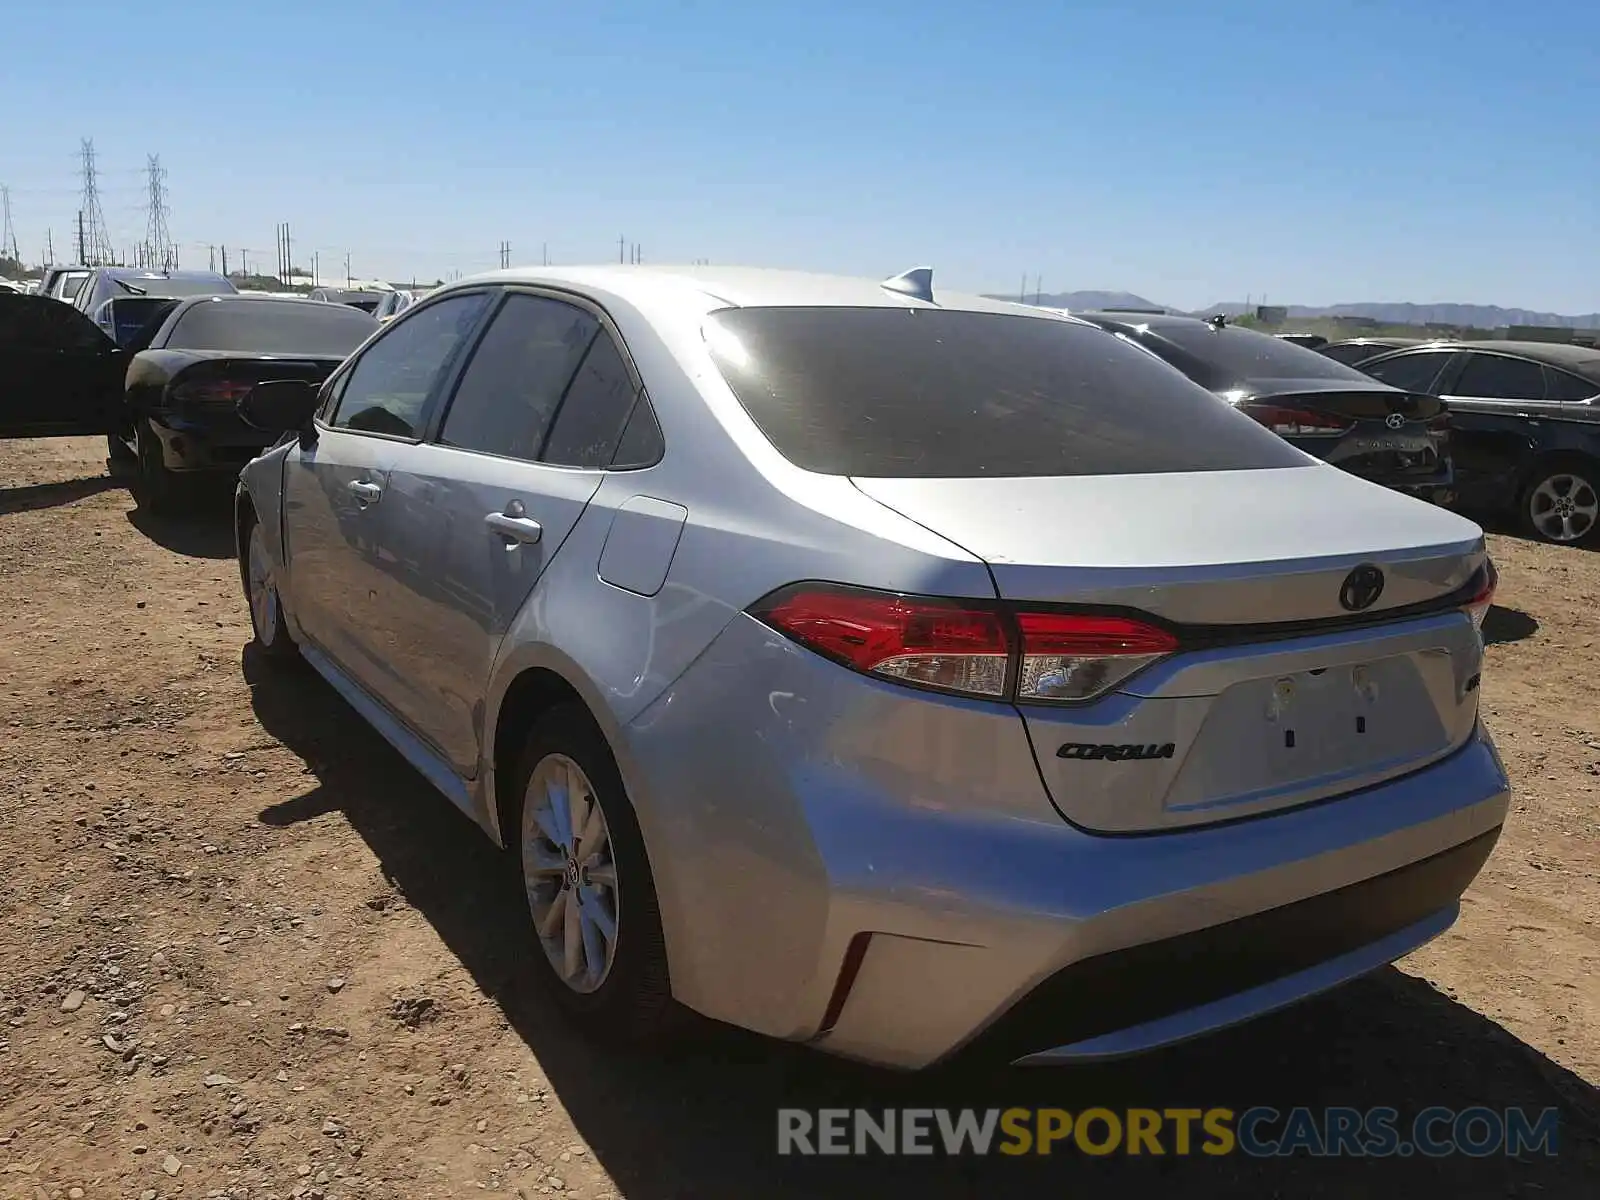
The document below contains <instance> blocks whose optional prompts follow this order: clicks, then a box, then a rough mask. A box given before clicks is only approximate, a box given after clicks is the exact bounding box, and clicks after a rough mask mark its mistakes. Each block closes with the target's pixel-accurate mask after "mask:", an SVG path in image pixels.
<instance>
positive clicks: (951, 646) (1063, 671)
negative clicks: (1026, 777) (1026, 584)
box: [751, 583, 1178, 704]
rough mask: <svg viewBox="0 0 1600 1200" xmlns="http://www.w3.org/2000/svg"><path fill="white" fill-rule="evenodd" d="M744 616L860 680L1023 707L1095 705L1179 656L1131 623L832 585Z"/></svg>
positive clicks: (1160, 635)
mask: <svg viewBox="0 0 1600 1200" xmlns="http://www.w3.org/2000/svg"><path fill="white" fill-rule="evenodd" d="M751 615H752V616H754V617H756V618H757V619H758V620H760V621H762V622H763V623H764V624H766V625H768V626H770V627H771V628H773V629H776V630H777V631H778V632H779V633H782V634H784V635H785V636H786V637H789V638H791V639H792V640H794V641H796V642H799V643H800V644H801V645H803V646H805V647H807V648H809V649H811V650H814V651H816V652H817V653H818V654H821V655H823V656H825V657H827V658H831V659H833V660H834V661H835V662H838V663H841V664H843V665H844V666H847V667H850V668H852V669H854V670H857V671H860V672H862V673H863V674H866V675H875V676H877V677H879V678H882V679H888V680H893V681H895V682H897V683H905V684H910V685H912V686H915V687H921V688H927V689H930V690H932V691H938V692H946V693H949V694H951V695H959V696H975V697H981V698H984V699H991V700H1015V701H1018V702H1022V703H1030V702H1032V703H1058V704H1059V703H1073V702H1077V701H1084V700H1092V699H1094V698H1095V697H1097V696H1100V695H1103V694H1105V693H1106V692H1108V691H1110V690H1111V689H1112V688H1114V687H1116V686H1117V685H1118V684H1120V683H1123V682H1124V681H1126V680H1127V679H1129V678H1131V677H1132V676H1133V675H1135V674H1137V673H1138V672H1140V671H1142V670H1144V669H1145V668H1146V667H1148V666H1149V665H1150V664H1152V663H1154V662H1156V661H1158V660H1159V659H1161V658H1164V657H1165V656H1166V655H1168V654H1171V653H1173V652H1174V651H1176V650H1177V649H1178V639H1177V637H1176V636H1175V635H1174V634H1173V633H1172V632H1171V631H1169V630H1167V629H1163V628H1162V627H1160V626H1158V625H1155V624H1153V623H1151V622H1148V621H1144V620H1140V619H1139V618H1137V617H1133V616H1124V615H1105V614H1097V613H1074V612H1058V611H1050V610H1034V609H1028V608H1021V607H1015V606H1011V605H1005V604H986V603H981V602H976V601H964V600H947V599H942V598H938V597H926V596H904V595H899V594H896V593H892V592H877V591H871V590H868V589H865V588H852V587H844V586H842V585H837V584H825V583H803V584H795V585H794V586H792V587H787V588H783V589H780V590H779V591H777V592H775V593H773V594H772V595H771V596H769V597H767V598H766V599H765V600H762V601H760V602H759V603H758V604H756V605H755V607H753V608H752V609H751Z"/></svg>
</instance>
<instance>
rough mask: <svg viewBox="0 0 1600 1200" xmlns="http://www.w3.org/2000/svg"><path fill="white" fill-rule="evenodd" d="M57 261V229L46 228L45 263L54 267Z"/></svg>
mask: <svg viewBox="0 0 1600 1200" xmlns="http://www.w3.org/2000/svg"><path fill="white" fill-rule="evenodd" d="M55 263H56V239H55V231H54V230H51V229H46V230H45V231H44V265H45V266H47V267H53V266H55Z"/></svg>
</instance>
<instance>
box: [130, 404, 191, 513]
mask: <svg viewBox="0 0 1600 1200" xmlns="http://www.w3.org/2000/svg"><path fill="white" fill-rule="evenodd" d="M133 438H134V453H135V456H136V457H137V459H138V474H137V475H136V477H135V479H134V488H133V494H134V499H135V500H137V501H138V502H139V507H140V508H145V509H149V510H150V511H151V512H153V513H170V512H173V511H175V510H176V509H178V508H179V507H180V506H181V504H182V503H183V500H184V495H185V492H186V491H187V488H186V484H187V482H188V481H187V480H185V479H184V478H183V477H182V476H181V475H179V474H178V473H177V472H175V471H169V470H168V469H167V464H166V460H165V459H164V458H163V457H162V454H161V439H160V438H158V437H157V436H156V432H155V430H153V429H151V428H150V422H149V421H146V420H142V419H141V420H139V421H136V422H135V423H134V427H133Z"/></svg>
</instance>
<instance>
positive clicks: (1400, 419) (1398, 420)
mask: <svg viewBox="0 0 1600 1200" xmlns="http://www.w3.org/2000/svg"><path fill="white" fill-rule="evenodd" d="M1383 423H1384V424H1385V425H1387V426H1388V427H1389V428H1390V429H1399V428H1400V427H1401V426H1402V425H1404V424H1405V423H1406V418H1405V414H1404V413H1390V414H1389V415H1388V416H1387V417H1385V418H1384V419H1383Z"/></svg>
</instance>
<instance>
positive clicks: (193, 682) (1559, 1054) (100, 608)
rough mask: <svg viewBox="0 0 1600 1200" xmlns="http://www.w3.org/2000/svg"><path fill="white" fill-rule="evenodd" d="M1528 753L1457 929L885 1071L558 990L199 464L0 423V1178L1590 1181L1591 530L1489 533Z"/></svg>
mask: <svg viewBox="0 0 1600 1200" xmlns="http://www.w3.org/2000/svg"><path fill="white" fill-rule="evenodd" d="M1492 540H1493V550H1494V554H1495V556H1496V559H1497V561H1498V562H1499V564H1500V566H1501V571H1502V590H1501V593H1500V597H1499V601H1500V607H1499V608H1497V609H1496V611H1494V612H1493V613H1492V614H1491V618H1490V623H1489V626H1488V635H1489V638H1490V640H1491V642H1493V643H1494V644H1493V645H1492V646H1491V648H1490V650H1489V660H1490V665H1489V669H1488V670H1487V671H1486V673H1485V676H1484V680H1485V682H1484V703H1485V707H1486V710H1487V714H1488V720H1489V722H1490V723H1491V726H1492V728H1493V730H1494V732H1495V733H1496V734H1497V736H1498V738H1499V742H1500V746H1501V748H1502V750H1503V752H1504V754H1505V757H1506V760H1507V763H1508V765H1509V768H1510V771H1511V774H1512V778H1513V780H1514V782H1515V785H1516V801H1515V811H1514V813H1513V815H1512V817H1511V820H1510V823H1509V824H1508V826H1507V830H1506V834H1505V837H1504V839H1503V840H1502V841H1501V843H1500V845H1499V848H1498V849H1497V850H1496V852H1495V854H1494V857H1493V858H1492V860H1491V861H1490V863H1489V865H1488V867H1487V868H1486V870H1485V872H1484V874H1483V875H1482V877H1481V878H1480V879H1479V880H1478V882H1477V883H1476V884H1475V885H1474V887H1473V888H1472V890H1471V891H1470V892H1469V893H1468V895H1467V897H1466V903H1465V908H1464V914H1463V917H1462V919H1461V921H1460V922H1459V923H1458V924H1457V926H1456V927H1455V929H1454V930H1453V931H1452V932H1450V933H1449V934H1448V935H1447V936H1445V937H1444V938H1442V939H1440V940H1439V941H1438V942H1436V943H1434V944H1433V945H1431V946H1430V947H1428V948H1426V949H1425V950H1424V951H1422V952H1421V953H1418V954H1416V955H1414V956H1413V957H1411V958H1409V959H1407V960H1405V961H1404V962H1402V963H1401V964H1400V965H1399V967H1398V969H1392V970H1387V971H1385V972H1383V973H1381V974H1379V975H1377V976H1375V977H1373V978H1371V979H1368V980H1364V981H1362V982H1359V983H1357V984H1354V985H1351V986H1349V987H1347V988H1345V989H1343V990H1341V991H1339V992H1336V993H1334V994H1333V995H1331V996H1329V997H1327V998H1325V999H1322V1000H1319V1001H1316V1002H1314V1003H1312V1004H1308V1005H1305V1006H1302V1007H1299V1008H1296V1009H1293V1010H1291V1011H1289V1012H1286V1013H1283V1014H1281V1015H1278V1016H1276V1017H1273V1018H1271V1019H1268V1020H1266V1021H1262V1022H1259V1023H1257V1024H1255V1025H1254V1026H1251V1027H1247V1028H1244V1029H1240V1030H1237V1031H1233V1032H1230V1033H1228V1034H1226V1035H1223V1036H1220V1037H1216V1038H1212V1039H1209V1040H1206V1041H1204V1042H1201V1043H1196V1044H1192V1045H1189V1046H1186V1047H1182V1048H1180V1049H1177V1050H1173V1051H1169V1052H1166V1053H1162V1054H1157V1055H1153V1056H1149V1057H1146V1058H1143V1059H1139V1060H1135V1061H1133V1062H1125V1063H1120V1064H1114V1065H1107V1066H1104V1067H1096V1068H1094V1069H1076V1070H1071V1071H1066V1070H1042V1069H1033V1070H1022V1069H1014V1068H1004V1067H994V1068H977V1067H971V1066H967V1067H962V1068H960V1069H953V1070H946V1071H942V1072H935V1073H932V1074H927V1075H922V1076H903V1075H895V1074H889V1073H884V1072H879V1071H873V1070H868V1069H865V1068H861V1067H857V1066H852V1065H849V1064H844V1063H840V1062H836V1061H833V1060H829V1059H825V1058H822V1057H821V1056H818V1055H815V1054H813V1053H810V1052H808V1051H805V1050H802V1049H799V1048H796V1047H791V1046H783V1045H775V1044H770V1043H767V1042H763V1041H760V1040H757V1039H754V1038H751V1037H747V1036H744V1035H741V1034H737V1033H735V1032H733V1031H729V1030H723V1029H706V1030H703V1031H700V1032H698V1033H696V1034H695V1035H694V1036H692V1037H690V1038H689V1039H688V1040H687V1041H686V1043H685V1044H684V1045H683V1047H682V1048H681V1049H676V1050H674V1051H673V1052H672V1053H671V1054H670V1055H667V1056H663V1057H659V1058H657V1057H650V1058H645V1057H641V1056H640V1055H638V1054H637V1053H634V1054H629V1053H624V1052H621V1051H617V1050H612V1049H608V1048H603V1047H597V1046H595V1045H592V1044H588V1043H585V1042H583V1041H580V1040H577V1039H575V1038H574V1037H573V1036H572V1034H571V1033H570V1031H569V1029H568V1027H567V1026H565V1025H564V1024H563V1022H562V1021H561V1019H560V1017H559V1016H558V1015H557V1014H555V1013H554V1012H553V1011H552V1010H551V1009H550V1008H549V1006H548V1005H547V1003H546V1001H545V1000H544V998H543V997H542V995H541V993H540V991H539V989H538V987H537V978H536V976H535V975H534V974H533V972H532V970H531V967H532V966H533V963H532V960H531V959H530V957H529V955H530V953H532V952H533V951H532V950H531V949H530V943H529V940H528V937H527V934H526V932H525V927H524V923H523V921H524V917H523V909H522V907H521V897H520V892H519V889H518V885H517V883H516V880H515V877H514V874H513V873H512V871H511V870H510V869H509V868H508V866H507V864H506V863H505V862H504V861H503V859H502V857H501V856H500V855H498V853H497V852H496V851H494V850H493V848H492V847H491V846H490V844H489V843H488V841H487V840H486V839H484V838H483V837H482V835H481V834H479V832H478V831H477V830H476V829H475V828H474V827H472V826H471V825H470V824H469V823H468V822H467V821H466V819H465V818H463V817H460V816H459V815H458V814H457V813H456V812H455V811H454V810H452V809H451V808H450V807H449V805H448V804H446V803H445V802H444V801H443V800H442V799H441V798H440V797H438V796H437V795H436V794H434V793H433V792H432V791H431V790H430V789H429V787H428V785H427V784H426V783H424V782H423V780H422V779H421V778H420V777H418V776H417V775H416V774H414V773H413V772H412V771H411V770H410V769H409V768H408V767H407V766H406V765H405V764H404V763H403V762H402V761H401V759H400V758H399V756H398V755H396V754H395V753H394V752H393V751H391V750H390V749H389V748H388V747H387V746H386V745H385V744H384V743H383V742H381V741H380V740H379V738H378V737H377V736H376V735H375V734H373V733H372V732H370V731H369V730H368V729H367V728H366V727H365V726H364V725H363V724H362V722H361V721H360V720H359V719H358V718H357V717H356V716H355V715H354V714H353V713H352V712H351V711H350V710H349V709H348V708H347V707H346V706H345V705H344V704H343V702H342V701H340V700H339V699H338V698H337V697H336V696H335V695H334V694H333V692H332V691H331V690H330V689H329V688H327V687H326V686H325V685H323V684H322V683H321V682H320V680H318V679H317V678H316V677H315V676H314V675H312V674H311V673H310V672H309V671H307V670H305V669H298V670H296V669H291V670H288V671H284V670H273V669H266V667H265V666H264V664H262V663H259V662H256V661H255V660H254V659H253V658H252V657H251V656H250V655H249V654H247V653H242V651H243V648H244V647H245V645H246V643H247V642H248V640H249V620H248V616H247V614H246V610H245V606H244V603H243V601H242V599H241V597H240V589H239V581H238V573H237V569H236V567H235V565H234V562H233V557H232V555H233V549H232V544H231V534H230V530H229V523H228V503H227V498H226V493H225V492H219V493H218V495H217V497H216V500H215V503H214V504H212V505H210V506H209V509H208V511H206V512H204V513H202V514H201V515H199V516H196V517H194V518H189V519H185V520H182V521H177V522H157V521H153V520H150V519H148V518H146V517H144V516H142V515H141V514H139V513H138V512H136V511H135V510H134V509H133V506H132V503H131V501H130V499H129V497H128V495H127V493H126V491H125V490H124V489H123V488H122V487H121V486H120V485H119V484H117V483H116V482H114V481H113V480H110V479H108V478H107V477H106V475H105V471H104V462H103V446H102V445H101V444H100V443H98V442H92V441H89V440H64V441H40V442H10V443H0V829H3V830H4V835H5V838H6V842H5V851H6V857H5V861H4V865H3V868H0V917H3V922H0V963H3V965H0V1196H7V1197H9V1196H20V1197H27V1198H29V1200H32V1198H35V1197H52V1198H53V1197H72V1198H74V1200H76V1198H77V1197H79V1196H84V1197H89V1198H94V1197H143V1198H144V1200H151V1198H156V1197H162V1198H166V1197H174V1196H185V1197H199V1196H207V1197H222V1196H227V1197H241V1198H242V1197H249V1198H255V1200H262V1198H266V1197H279V1198H287V1197H309V1198H311V1200H316V1198H318V1197H322V1198H325V1200H334V1198H335V1197H340V1198H358V1197H372V1198H375V1200H385V1198H391V1197H392V1198H396V1200H420V1198H422V1197H432V1196H469V1195H477V1194H479V1193H482V1194H487V1195H509V1196H524V1197H532V1196H536V1195H566V1196H571V1197H575V1198H581V1200H591V1198H600V1197H613V1196H627V1197H630V1198H642V1200H667V1198H670V1197H696V1198H701V1197H716V1198H721V1197H726V1198H728V1200H749V1198H754V1197H778V1196H814V1195H817V1194H819V1193H822V1192H824V1191H826V1192H827V1193H828V1194H830V1196H832V1197H834V1198H836V1200H846V1198H848V1197H854V1196H862V1197H868V1196H870V1197H879V1196H882V1195H884V1194H886V1193H888V1194H896V1193H899V1194H907V1195H909V1194H913V1193H912V1189H915V1193H916V1194H921V1195H925V1196H979V1195H984V1196H988V1195H997V1194H1007V1195H1019V1196H1020V1195H1041V1196H1043V1195H1048V1196H1052V1197H1065V1196H1077V1195H1105V1194H1108V1193H1109V1192H1111V1191H1112V1190H1113V1189H1115V1190H1116V1191H1117V1192H1118V1193H1119V1194H1127V1195H1132V1196H1141V1195H1162V1194H1183V1195H1186V1196H1200V1195H1230V1196H1231V1195H1261V1196H1269V1195H1277V1196H1285V1197H1296V1198H1298V1197H1316V1196H1342V1195H1363V1196H1402V1195H1405V1196H1407V1197H1408V1200H1410V1196H1411V1195H1412V1194H1413V1190H1414V1189H1415V1188H1416V1187H1417V1186H1418V1185H1419V1184H1426V1183H1438V1184H1441V1185H1443V1186H1445V1187H1448V1188H1449V1189H1450V1192H1451V1193H1452V1194H1456V1195H1473V1196H1476V1195H1487V1196H1505V1195H1529V1196H1540V1197H1556V1196H1579V1195H1587V1196H1591V1197H1592V1196H1594V1195H1595V1194H1596V1187H1597V1181H1600V1098H1597V1096H1600V1094H1597V1092H1596V1088H1595V1085H1596V1083H1597V1082H1600V924H1597V915H1600V822H1597V817H1596V803H1597V791H1596V789H1597V788H1600V647H1597V642H1600V554H1595V553H1591V552H1588V551H1583V550H1574V549H1555V548H1549V547H1543V546H1537V545H1533V544H1531V543H1528V542H1524V541H1521V540H1518V539H1515V538H1511V537H1506V536H1495V537H1494V538H1493V539H1492ZM780 1103H789V1104H795V1105H802V1106H811V1107H817V1106H824V1105H831V1106H840V1107H843V1106H859V1107H868V1108H880V1107H886V1106H896V1105H914V1104H922V1105H941V1104H942V1105H951V1106H975V1107H987V1106H990V1105H994V1106H999V1107H1005V1106H1009V1105H1014V1104H1024V1105H1060V1106H1064V1107H1068V1108H1075V1109H1081V1108H1083V1107H1085V1106H1087V1105H1091V1104H1101V1105H1106V1106H1109V1107H1112V1108H1117V1107H1126V1106H1129V1105H1139V1106H1151V1107H1157V1108H1160V1107H1163V1106H1173V1105H1181V1104H1190V1105H1196V1106H1211V1105H1229V1106H1233V1107H1235V1108H1240V1109H1242V1108H1245V1107H1249V1106H1251V1105H1255V1104H1272V1105H1276V1106H1278V1107H1280V1108H1289V1107H1292V1106H1294V1105H1308V1106H1321V1105H1330V1104H1348V1105H1355V1106H1358V1107H1366V1106H1372V1105H1391V1106H1394V1107H1396V1108H1399V1109H1400V1110H1401V1111H1402V1112H1405V1113H1414V1112H1415V1111H1416V1110H1418V1109H1420V1108H1422V1107H1425V1106H1427V1105H1429V1104H1441V1105H1448V1106H1451V1107H1454V1108H1458V1109H1460V1108H1465V1107H1468V1106H1471V1105H1480V1104H1481V1105H1487V1106H1489V1107H1491V1108H1495V1109H1503V1108H1506V1107H1508V1106H1514V1105H1522V1106H1528V1107H1532V1108H1535V1109H1537V1108H1543V1107H1545V1106H1557V1107H1559V1108H1560V1109H1561V1112H1562V1125H1561V1131H1560V1141H1559V1153H1558V1154H1557V1155H1556V1156H1555V1157H1554V1158H1544V1157H1535V1158H1528V1159H1524V1160H1522V1161H1517V1160H1512V1159H1507V1158H1504V1157H1498V1156H1497V1157H1492V1158H1485V1159H1477V1160H1474V1159H1469V1158H1465V1157H1453V1158H1448V1159H1442V1160H1433V1161H1429V1160H1424V1159H1420V1158H1418V1159H1390V1160H1384V1161H1360V1160H1351V1159H1344V1160H1320V1161H1319V1160H1311V1159H1306V1158H1294V1159H1286V1160H1251V1159H1247V1158H1244V1157H1242V1156H1231V1157H1226V1158H1217V1159H1210V1158H1183V1159H1179V1158H1173V1157H1167V1158H1159V1159H1157V1158H1150V1157H1144V1158H1110V1159H1090V1158H1085V1157H1082V1156H1078V1155H1073V1154H1069V1155H1065V1156H1062V1155H1057V1156H1055V1157H1053V1158H1051V1159H1042V1160H1041V1159H1033V1160H1028V1161H1018V1160H1009V1159H1008V1160H1003V1161H1002V1160H999V1159H993V1160H981V1161H979V1160H960V1161H927V1160H922V1161H912V1160H905V1159H900V1160H891V1159H877V1160H871V1161H862V1160H856V1161H840V1160H826V1161H824V1160H804V1161H801V1160H794V1159H779V1158H778V1157H777V1156H776V1154H775V1140H776V1136H775V1130H776V1118H775V1115H774V1109H775V1108H776V1107H777V1106H778V1105H779V1104H780Z"/></svg>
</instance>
